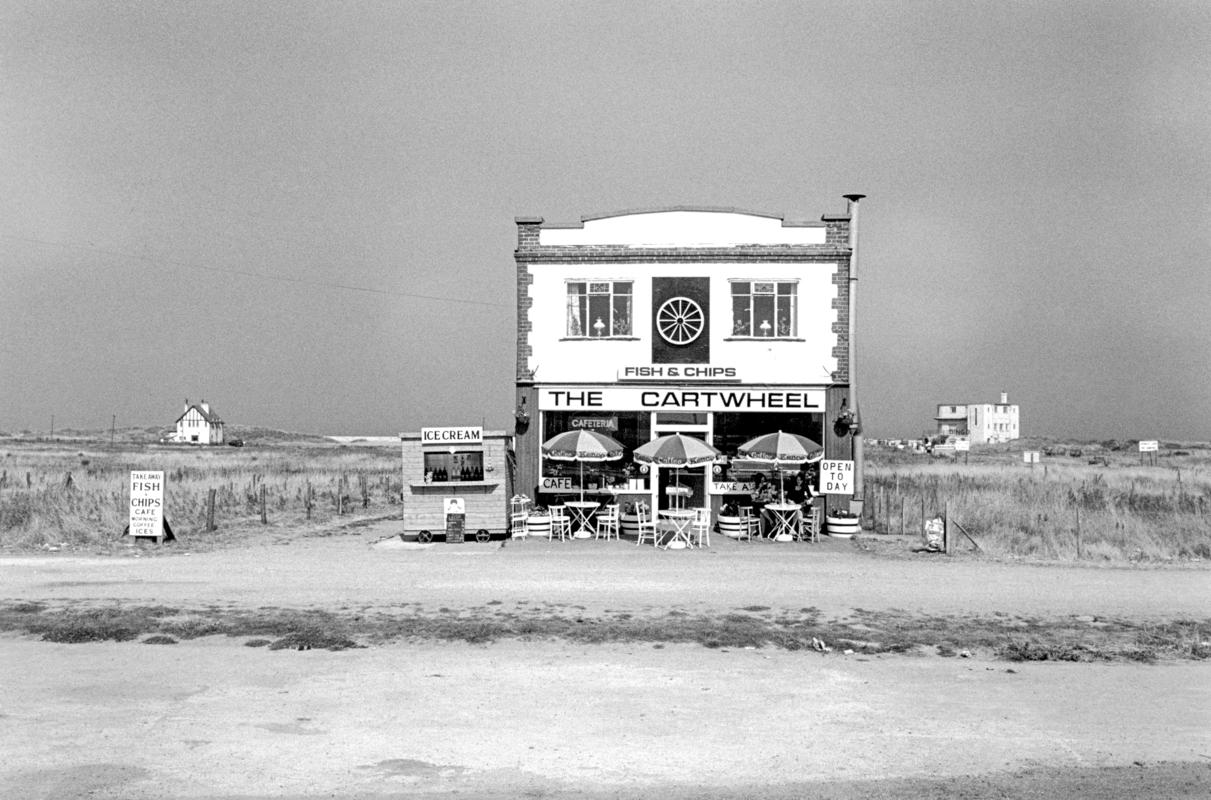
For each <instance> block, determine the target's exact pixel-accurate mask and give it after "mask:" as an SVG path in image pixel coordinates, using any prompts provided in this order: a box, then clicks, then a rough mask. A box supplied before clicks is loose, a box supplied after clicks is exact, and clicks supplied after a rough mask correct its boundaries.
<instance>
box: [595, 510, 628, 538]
mask: <svg viewBox="0 0 1211 800" xmlns="http://www.w3.org/2000/svg"><path fill="white" fill-rule="evenodd" d="M621 531H622V521H621V518H620V516H619V510H618V504H617V503H611V504H610V505H607V506H606V507H605V508H603V509H602V510H601V511H599V512H597V533H596V535H595V536H594V537H593V538H595V539H600V538H602V537H603V536H604V537H605V539H606V541H609V539H610V534H611V533H612V534H614V538H615V539H617V538H618V535H619V533H620V532H621Z"/></svg>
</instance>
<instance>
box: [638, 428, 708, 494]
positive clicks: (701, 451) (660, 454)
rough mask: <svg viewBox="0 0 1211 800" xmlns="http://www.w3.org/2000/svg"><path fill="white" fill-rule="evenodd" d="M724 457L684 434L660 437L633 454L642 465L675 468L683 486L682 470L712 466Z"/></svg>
mask: <svg viewBox="0 0 1211 800" xmlns="http://www.w3.org/2000/svg"><path fill="white" fill-rule="evenodd" d="M720 455H722V454H721V453H720V452H719V451H718V450H716V449H715V448H714V447H711V446H710V445H709V444H707V443H706V442H704V441H702V440H701V439H695V438H694V437H693V436H686V435H685V434H684V433H670V434H668V435H665V436H659V437H657V438H655V439H653V440H652V441H650V442H648V443H647V444H641V445H639V446H638V447H636V448H635V452H634V453H633V454H632V456H633V457H634V459H635V460H636V461H638V462H639V463H641V464H655V465H657V466H660V467H673V476H674V480H675V481H677V485H681V468H682V467H695V466H698V465H700V464H710V463H711V462H712V461H715V460H716V459H717V458H719V456H720Z"/></svg>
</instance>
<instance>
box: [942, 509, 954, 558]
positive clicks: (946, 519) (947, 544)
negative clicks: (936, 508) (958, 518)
mask: <svg viewBox="0 0 1211 800" xmlns="http://www.w3.org/2000/svg"><path fill="white" fill-rule="evenodd" d="M942 546H943V548H944V549H945V550H946V555H950V552H951V549H952V548H951V541H950V501H949V500H948V501H946V504H945V505H943V506H942Z"/></svg>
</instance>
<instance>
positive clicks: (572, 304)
mask: <svg viewBox="0 0 1211 800" xmlns="http://www.w3.org/2000/svg"><path fill="white" fill-rule="evenodd" d="M581 285H582V286H583V285H584V284H581ZM583 303H584V295H581V294H575V293H573V292H571V291H569V292H568V336H584V325H583V324H582V320H583V319H584V306H583Z"/></svg>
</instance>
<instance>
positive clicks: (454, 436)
mask: <svg viewBox="0 0 1211 800" xmlns="http://www.w3.org/2000/svg"><path fill="white" fill-rule="evenodd" d="M420 443H421V444H422V445H447V446H453V445H462V444H483V443H484V429H483V428H482V427H463V428H421V429H420Z"/></svg>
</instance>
